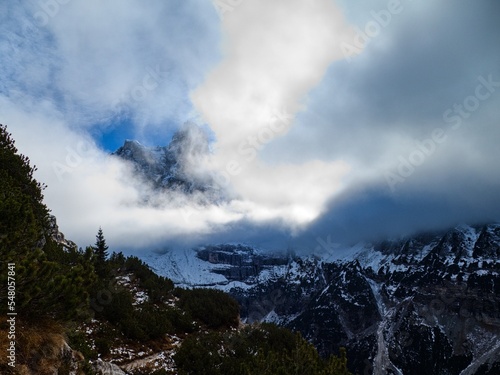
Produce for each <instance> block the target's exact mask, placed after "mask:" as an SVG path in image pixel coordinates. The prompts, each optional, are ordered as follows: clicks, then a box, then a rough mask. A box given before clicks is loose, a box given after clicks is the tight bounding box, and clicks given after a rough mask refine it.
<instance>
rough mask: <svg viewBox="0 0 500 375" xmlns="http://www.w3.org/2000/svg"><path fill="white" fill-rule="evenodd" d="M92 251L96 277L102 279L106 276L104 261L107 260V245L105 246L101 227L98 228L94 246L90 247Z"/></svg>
mask: <svg viewBox="0 0 500 375" xmlns="http://www.w3.org/2000/svg"><path fill="white" fill-rule="evenodd" d="M92 249H93V250H94V260H95V269H96V272H97V275H98V276H100V277H102V278H104V277H106V276H107V266H106V259H107V258H108V245H106V240H105V239H104V234H103V232H102V228H101V227H99V231H98V232H97V235H96V241H95V245H94V246H92Z"/></svg>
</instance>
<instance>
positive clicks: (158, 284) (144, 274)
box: [115, 256, 174, 303]
mask: <svg viewBox="0 0 500 375" xmlns="http://www.w3.org/2000/svg"><path fill="white" fill-rule="evenodd" d="M116 258H118V256H117V257H116ZM116 258H115V259H116ZM122 267H123V269H124V270H125V272H127V273H128V272H132V273H133V274H134V275H135V277H136V278H137V279H138V281H139V286H140V287H141V288H144V289H146V292H147V293H148V296H149V301H150V302H152V303H161V302H164V301H165V300H166V298H167V297H169V296H170V295H171V292H172V290H173V289H174V283H173V282H172V280H170V279H167V278H165V277H162V276H158V275H157V274H156V273H154V272H153V271H152V270H151V269H150V268H149V266H148V265H147V264H146V263H144V262H143V261H142V260H140V259H139V258H137V257H135V256H130V257H127V258H126V259H125V261H124V263H123V266H122Z"/></svg>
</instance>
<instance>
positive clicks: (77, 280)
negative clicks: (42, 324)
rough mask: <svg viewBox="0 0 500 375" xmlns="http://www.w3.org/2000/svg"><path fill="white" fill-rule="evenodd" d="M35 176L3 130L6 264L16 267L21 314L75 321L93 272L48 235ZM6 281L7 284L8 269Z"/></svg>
mask: <svg viewBox="0 0 500 375" xmlns="http://www.w3.org/2000/svg"><path fill="white" fill-rule="evenodd" d="M35 170H36V168H34V167H31V166H30V163H29V159H28V158H27V157H25V156H23V155H19V154H18V151H17V149H16V147H15V146H14V140H13V139H12V137H11V135H10V134H9V133H8V132H7V128H6V127H5V126H3V125H0V264H1V265H6V264H7V263H14V264H15V274H16V287H17V288H16V289H17V293H16V298H15V306H16V312H17V313H18V314H19V315H20V316H22V317H23V318H24V319H27V318H36V319H40V318H43V317H44V316H51V317H59V318H62V319H71V318H73V317H74V316H75V315H78V314H81V313H84V312H85V310H87V309H88V293H87V291H88V290H89V289H90V288H91V284H92V282H93V280H92V277H91V275H92V274H93V271H92V267H91V265H90V264H85V263H84V262H80V257H79V256H78V255H77V254H71V253H69V252H65V251H64V249H63V248H62V247H59V246H58V245H57V244H56V243H54V242H53V240H52V239H51V238H50V236H49V235H48V228H49V222H48V213H49V210H48V208H47V207H46V206H45V204H44V203H43V194H42V190H43V188H44V186H43V185H42V184H40V183H39V182H37V181H36V180H35V178H34V177H33V174H34V172H35ZM82 259H83V258H82ZM0 279H1V280H7V267H2V268H1V269H0ZM6 285H7V283H3V284H2V285H0V302H1V303H0V312H3V311H4V309H5V308H6V307H7V303H5V301H4V300H3V298H4V296H6V295H7V291H6Z"/></svg>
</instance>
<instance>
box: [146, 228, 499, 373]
mask: <svg viewBox="0 0 500 375" xmlns="http://www.w3.org/2000/svg"><path fill="white" fill-rule="evenodd" d="M499 248H500V224H488V225H483V226H467V225H461V226H458V227H456V228H453V229H451V230H449V231H447V232H444V233H430V234H422V235H418V236H413V237H411V238H405V239H400V240H391V241H385V242H381V243H377V244H358V245H356V246H354V247H351V248H331V249H326V250H325V252H323V253H321V254H315V255H308V256H294V255H293V254H291V253H288V254H287V253H284V254H281V255H278V256H277V255H270V254H268V253H266V252H265V251H262V250H256V249H253V248H252V247H250V246H241V245H219V246H207V247H204V248H201V249H198V250H197V251H190V250H184V251H180V252H175V251H173V252H170V253H167V254H164V255H150V256H146V257H145V258H144V260H145V261H146V262H148V263H149V264H150V265H151V266H152V267H153V268H154V269H155V270H156V272H158V273H159V274H161V275H164V276H167V277H170V278H171V279H173V280H174V282H176V283H178V284H180V285H184V286H185V285H189V286H191V287H196V286H211V287H214V288H219V289H223V290H225V291H227V292H229V293H230V294H231V295H233V296H234V297H235V298H236V299H237V300H238V301H239V303H240V304H241V316H242V319H243V320H244V321H247V322H253V321H269V322H275V323H277V324H279V325H283V326H286V327H288V328H291V329H294V330H298V331H300V332H301V333H302V334H303V335H304V337H306V338H307V339H308V340H309V341H311V342H312V343H313V344H314V345H315V346H316V347H317V348H318V350H319V351H320V353H322V354H323V355H328V354H330V353H332V352H335V351H336V350H337V348H338V347H339V346H345V347H347V352H348V355H349V363H350V366H351V371H353V372H354V373H360V374H372V373H373V374H404V375H408V374H422V373H429V374H462V375H467V374H478V375H479V374H489V375H493V374H498V373H499V371H500V263H499V262H498V259H499V258H498V256H499V255H500V254H499Z"/></svg>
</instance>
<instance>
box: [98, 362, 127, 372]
mask: <svg viewBox="0 0 500 375" xmlns="http://www.w3.org/2000/svg"><path fill="white" fill-rule="evenodd" d="M92 367H93V368H94V371H95V372H96V374H97V375H127V373H126V372H125V371H123V370H122V369H121V368H120V367H118V366H117V365H115V364H114V363H111V362H104V361H101V360H97V361H95V362H94V363H93V364H92Z"/></svg>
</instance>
